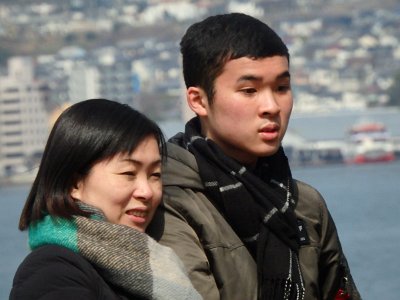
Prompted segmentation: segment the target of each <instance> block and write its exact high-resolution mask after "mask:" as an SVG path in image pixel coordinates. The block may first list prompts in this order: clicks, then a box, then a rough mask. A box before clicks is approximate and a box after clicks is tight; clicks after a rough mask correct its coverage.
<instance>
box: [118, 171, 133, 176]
mask: <svg viewBox="0 0 400 300" xmlns="http://www.w3.org/2000/svg"><path fill="white" fill-rule="evenodd" d="M121 175H126V176H135V175H136V173H135V172H133V171H127V172H122V173H121Z"/></svg>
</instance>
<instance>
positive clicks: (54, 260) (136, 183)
mask: <svg viewBox="0 0 400 300" xmlns="http://www.w3.org/2000/svg"><path fill="white" fill-rule="evenodd" d="M164 151H165V150H164V138H163V135H162V132H161V130H160V129H159V127H158V126H157V125H156V124H155V123H153V122H152V121H150V120H149V119H148V118H146V117H145V116H144V115H143V114H141V113H139V112H137V111H135V110H134V109H132V108H130V107H129V106H127V105H122V104H120V103H117V102H114V101H109V100H105V99H93V100H86V101H83V102H80V103H77V104H75V105H73V106H71V107H70V108H68V109H67V110H66V111H64V112H63V113H62V114H61V116H60V117H59V118H58V120H57V122H56V123H55V125H54V127H53V129H52V131H51V133H50V137H49V139H48V141H47V145H46V148H45V151H44V154H43V158H42V161H41V164H40V167H39V171H38V174H37V176H36V179H35V181H34V183H33V185H32V189H31V191H30V193H29V196H28V198H27V201H26V203H25V206H24V208H23V211H22V215H21V218H20V222H19V229H20V230H25V229H28V230H29V246H30V248H31V249H32V252H31V253H30V254H29V255H28V256H27V257H26V259H25V260H24V261H23V262H22V264H21V265H20V266H19V268H18V270H17V272H16V274H15V277H14V281H13V288H12V290H11V294H10V299H57V300H60V299H200V296H199V294H198V293H197V292H196V291H195V290H194V288H193V287H192V285H191V283H190V281H189V279H188V278H187V276H186V275H185V273H184V271H183V268H182V264H181V262H180V261H179V259H178V258H177V256H176V255H175V254H174V253H173V251H172V250H171V249H169V248H166V247H164V246H161V245H159V244H157V243H156V242H155V241H154V240H152V239H151V238H149V237H148V236H147V235H146V234H145V233H144V232H145V230H146V227H147V225H148V224H149V222H150V221H151V219H152V217H153V215H154V212H155V210H156V208H157V206H158V204H159V203H160V201H161V194H162V184H161V162H162V159H163V158H164V157H165V153H164Z"/></svg>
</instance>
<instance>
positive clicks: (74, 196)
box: [70, 180, 82, 200]
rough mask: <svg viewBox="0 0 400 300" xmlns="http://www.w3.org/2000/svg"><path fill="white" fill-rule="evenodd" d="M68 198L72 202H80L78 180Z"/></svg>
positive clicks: (80, 192) (80, 194) (80, 183)
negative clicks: (72, 200)
mask: <svg viewBox="0 0 400 300" xmlns="http://www.w3.org/2000/svg"><path fill="white" fill-rule="evenodd" d="M70 196H71V198H72V199H74V200H82V181H81V180H79V181H78V182H77V183H75V184H74V186H73V187H72V190H71V193H70Z"/></svg>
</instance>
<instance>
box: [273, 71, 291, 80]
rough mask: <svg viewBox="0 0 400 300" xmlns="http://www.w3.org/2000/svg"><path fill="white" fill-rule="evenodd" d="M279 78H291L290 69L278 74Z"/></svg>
mask: <svg viewBox="0 0 400 300" xmlns="http://www.w3.org/2000/svg"><path fill="white" fill-rule="evenodd" d="M276 78H277V79H283V78H289V79H290V72H289V71H285V72H283V73H281V74H279V75H278V76H276Z"/></svg>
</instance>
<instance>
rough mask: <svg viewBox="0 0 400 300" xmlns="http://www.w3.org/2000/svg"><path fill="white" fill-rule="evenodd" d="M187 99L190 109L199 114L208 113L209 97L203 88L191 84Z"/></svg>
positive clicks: (205, 114) (204, 114) (202, 115)
mask: <svg viewBox="0 0 400 300" xmlns="http://www.w3.org/2000/svg"><path fill="white" fill-rule="evenodd" d="M186 99H187V102H188V105H189V107H190V109H191V110H192V111H193V112H194V113H195V114H196V115H198V116H200V117H204V116H207V113H208V99H207V96H206V93H205V92H204V90H203V89H202V88H199V87H195V86H191V87H189V88H188V89H187V90H186Z"/></svg>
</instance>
